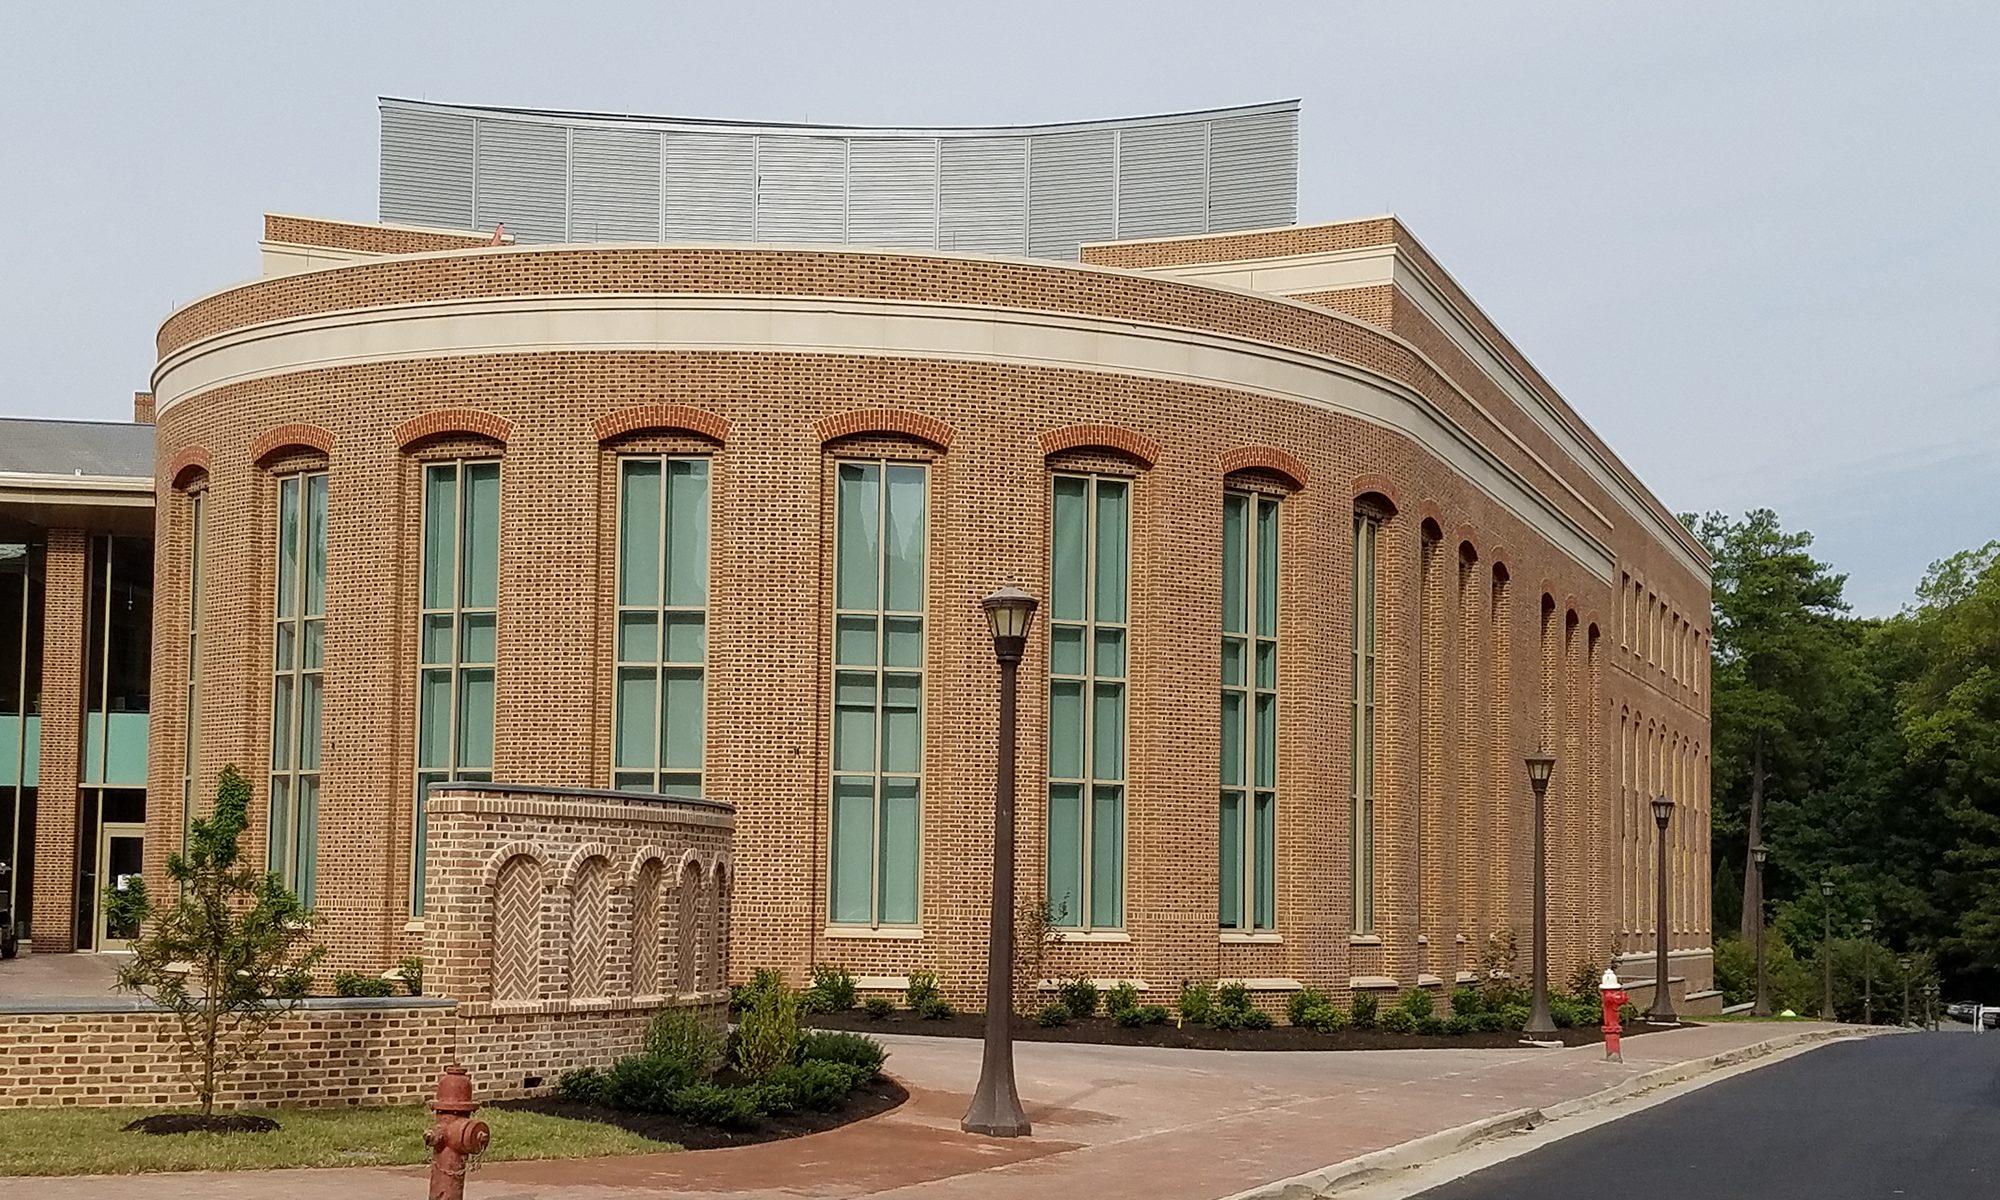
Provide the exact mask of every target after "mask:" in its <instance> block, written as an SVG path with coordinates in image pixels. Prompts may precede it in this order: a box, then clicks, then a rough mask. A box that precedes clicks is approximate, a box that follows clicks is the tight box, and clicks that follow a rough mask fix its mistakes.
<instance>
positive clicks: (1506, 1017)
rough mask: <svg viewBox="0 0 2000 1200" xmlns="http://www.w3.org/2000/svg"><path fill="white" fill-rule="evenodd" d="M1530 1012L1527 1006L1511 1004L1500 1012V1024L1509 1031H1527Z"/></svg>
mask: <svg viewBox="0 0 2000 1200" xmlns="http://www.w3.org/2000/svg"><path fill="white" fill-rule="evenodd" d="M1529 1012H1530V1010H1529V1008H1528V1006H1527V1005H1525V1004H1509V1005H1507V1006H1506V1007H1505V1008H1503V1009H1501V1010H1500V1024H1501V1026H1502V1027H1503V1028H1507V1029H1526V1028H1527V1027H1528V1016H1529Z"/></svg>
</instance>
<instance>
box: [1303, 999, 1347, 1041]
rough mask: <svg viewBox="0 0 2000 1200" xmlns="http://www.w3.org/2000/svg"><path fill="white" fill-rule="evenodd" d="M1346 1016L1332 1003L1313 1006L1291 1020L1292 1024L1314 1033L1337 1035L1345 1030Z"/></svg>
mask: <svg viewBox="0 0 2000 1200" xmlns="http://www.w3.org/2000/svg"><path fill="white" fill-rule="evenodd" d="M1347 1020H1348V1018H1347V1014H1346V1013H1344V1012H1342V1011H1340V1010H1339V1009H1337V1008H1335V1007H1334V1006H1333V1005H1332V1003H1330V1002H1329V1003H1326V1004H1315V1005H1313V1006H1312V1007H1311V1008H1308V1009H1306V1010H1305V1011H1304V1012H1302V1013H1300V1014H1299V1015H1298V1016H1297V1017H1296V1018H1294V1019H1293V1021H1292V1024H1294V1025H1298V1026H1302V1027H1304V1028H1306V1029H1310V1030H1312V1031H1313V1032H1314V1033H1339V1032H1340V1031H1341V1030H1343V1029H1345V1028H1347Z"/></svg>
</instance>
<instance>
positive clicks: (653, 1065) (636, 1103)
mask: <svg viewBox="0 0 2000 1200" xmlns="http://www.w3.org/2000/svg"><path fill="white" fill-rule="evenodd" d="M695 1080H696V1076H695V1075H694V1074H693V1073H692V1072H690V1071H689V1070H688V1069H687V1064H685V1063H679V1062H675V1061H674V1060H672V1059H670V1058H655V1057H653V1056H652V1055H649V1054H634V1055H631V1056H629V1057H627V1058H621V1059H619V1060H618V1061H617V1062H615V1063H612V1064H611V1068H610V1070H607V1071H605V1072H604V1076H603V1090H602V1092H601V1093H600V1097H601V1098H600V1099H599V1100H597V1101H596V1102H597V1103H599V1104H602V1105H605V1106H607V1107H609V1108H622V1109H624V1110H625V1111H627V1112H649V1113H663V1112H673V1111H674V1103H675V1095H676V1093H678V1092H680V1091H681V1090H682V1089H683V1088H686V1087H688V1086H690V1085H692V1084H693V1083H694V1082H695Z"/></svg>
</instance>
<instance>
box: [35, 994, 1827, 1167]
mask: <svg viewBox="0 0 2000 1200" xmlns="http://www.w3.org/2000/svg"><path fill="white" fill-rule="evenodd" d="M1812 1028H1815V1027H1814V1026H1811V1025H1788V1026H1785V1027H1783V1028H1775V1027H1772V1026H1756V1025H1745V1024H1726V1025H1711V1026H1695V1027H1690V1028H1688V1029H1684V1030H1680V1031H1677V1032H1673V1033H1659V1034H1649V1035H1647V1036H1645V1037H1640V1038H1634V1039H1631V1040H1628V1041H1627V1042H1626V1043H1625V1058H1626V1061H1625V1062H1624V1063H1623V1064H1619V1063H1606V1062H1604V1061H1603V1059H1602V1054H1601V1052H1600V1051H1599V1050H1598V1049H1597V1048H1595V1047H1583V1048H1579V1049H1573V1050H1537V1049H1532V1048H1527V1047H1523V1048H1521V1049H1518V1050H1398V1051H1375V1052H1353V1053H1317V1054H1316V1053H1274V1054H1226V1053H1218V1052H1214V1051H1202V1050H1145V1049H1132V1048H1124V1047H1102V1046H1073V1045H1058V1044H1051V1043H1035V1042H1031V1043H1024V1044H1022V1045H1020V1046H1019V1047H1017V1049H1018V1051H1019V1057H1018V1063H1019V1072H1020V1082H1021V1092H1022V1096H1023V1098H1024V1100H1025V1102H1026V1104H1027V1107H1028V1115H1029V1117H1030V1119H1032V1120H1033V1121H1034V1122H1035V1136H1034V1138H1032V1139H1030V1140H1025V1141H989V1140H986V1139H982V1138H975V1137H969V1136H967V1135H965V1134H962V1133H960V1132H959V1131H958V1119H959V1117H960V1116H961V1115H962V1114H963V1113H964V1111H965V1106H966V1102H967V1099H968V1097H969V1095H970V1093H971V1090H972V1086H973V1084H974V1083H975V1082H976V1080H977V1077H978V1070H979V1044H978V1043H977V1042H973V1041H966V1040H955V1039H948V1038H909V1037H899V1038H887V1039H884V1040H885V1041H888V1042H889V1043H890V1049H891V1055H890V1059H889V1069H890V1071H891V1072H892V1073H894V1074H895V1075H897V1076H898V1077H899V1078H901V1079H903V1080H904V1081H905V1082H906V1083H907V1084H908V1085H909V1087H910V1093H911V1099H910V1102H909V1103H908V1104H906V1105H904V1106H903V1107H902V1108H900V1109H898V1110H896V1111H895V1112H892V1113H885V1114H883V1115H882V1116H880V1117H877V1118H875V1119H873V1120H870V1121H864V1122H861V1123H859V1124H855V1125H850V1126H847V1127H845V1128H843V1129H838V1130H835V1131H833V1132H830V1133H824V1134H819V1135H817V1136H814V1137H810V1138H803V1139H798V1140H794V1141H787V1142H773V1143H768V1144H765V1145H761V1146H746V1147H740V1148H733V1149H726V1150H707V1151H702V1152H699V1153H693V1154H657V1155H640V1156H636V1157H632V1158H611V1159H596V1160H590V1161H582V1162H577V1161H570V1162H518V1163H492V1164H489V1165H486V1166H483V1167H481V1168H480V1169H479V1171H478V1172H477V1174H476V1175H475V1176H474V1177H473V1179H472V1180H471V1181H470V1185H469V1186H468V1188H467V1192H466V1194H467V1196H468V1198H469V1200H556V1198H561V1200H633V1198H634V1197H637V1196H640V1195H652V1196H660V1195H668V1196H698V1197H731V1198H743V1200H779V1198H786V1200H791V1198H800V1197H811V1198H821V1197H847V1196H867V1197H883V1198H897V1200H902V1198H906V1197H917V1196H923V1197H927V1198H928V1197H944V1198H946V1200H951V1198H955V1197H980V1198H982V1200H985V1198H989V1197H991V1198H996V1200H1009V1198H1012V1197H1020V1198H1022V1200H1029V1198H1037V1200H1038V1198H1040V1197H1045V1196H1050V1195H1070V1196H1088V1197H1091V1200H1126V1198H1130V1200H1141V1198H1143V1200H1212V1198H1213V1197H1216V1196H1221V1195H1226V1194H1228V1193H1231V1192H1235V1191H1239V1190H1242V1189H1244V1188H1247V1187H1251V1186H1254V1185H1256V1184H1259V1183H1264V1182H1267V1181H1270V1180H1274V1179H1282V1178H1285V1177H1287V1176H1291V1175H1296V1174H1300V1173H1302V1172H1305V1171H1310V1170H1314V1169H1316V1168H1319V1167H1322V1166H1325V1165H1327V1164H1329V1163H1334V1162H1338V1161H1340V1160H1342V1159H1347V1158H1352V1157H1354V1156H1356V1155H1359V1154H1365V1153H1367V1152H1369V1151H1371V1150H1379V1149H1382V1148H1385V1147H1388V1146H1392V1145H1396V1144H1398V1143H1401V1142H1404V1141H1408V1140H1409V1139H1411V1138H1416V1137H1421V1136H1423V1135H1425V1134H1429V1133H1434V1132H1437V1131H1439V1130H1443V1129H1449V1128H1452V1127H1454V1126H1457V1125H1462V1124H1465V1123H1468V1122H1471V1121H1475V1120H1478V1119H1480V1118H1482V1117H1487V1116H1493V1115H1497V1114H1500V1113H1503V1112H1507V1111H1510V1110H1513V1109H1519V1108H1526V1107H1531V1106H1545V1105H1549V1104H1554V1103H1557V1102H1560V1101H1563V1100H1568V1099H1573V1098H1578V1097H1582V1096H1586V1095H1589V1094H1591V1093H1593V1092H1597V1091H1599V1090H1602V1089H1604V1088H1607V1087H1611V1086H1614V1085H1615V1084H1617V1083H1619V1082H1621V1081H1622V1080H1625V1079H1628V1078H1630V1077H1632V1076H1634V1075H1638V1074H1641V1073H1643V1072H1645V1071H1648V1070H1652V1069H1654V1068H1656V1067H1662V1066H1667V1065H1671V1064H1673V1063H1677V1062H1682V1061H1685V1060H1688V1059H1694V1058H1702V1057H1706V1056H1708V1055H1713V1054H1719V1053H1723V1052H1726V1051H1729V1050H1735V1049H1739V1048H1741V1047H1744V1046H1748V1045H1751V1044H1753V1043H1756V1042H1759V1041H1762V1040H1764V1039H1766V1038H1769V1037H1771V1036H1774V1035H1777V1034H1792V1033H1798V1032H1802V1031H1804V1030H1807V1029H1812ZM423 1191H424V1185H423V1177H422V1172H421V1170H420V1169H413V1168H396V1169H383V1168H369V1169H353V1170H319V1171H283V1172H247V1171H246V1172H214V1173H207V1172H204V1173H193V1174H181V1175H150V1176H145V1177H143V1179H142V1180H135V1179H133V1178H131V1177H126V1178H123V1179H106V1178H77V1179H38V1180H7V1179H0V1195H6V1196H12V1195H20V1196H23V1197H26V1196H34V1197H36V1200H79V1198H82V1197H112V1196H133V1195H138V1196H143V1197H146V1198H147V1200H230V1198H234V1197H245V1198H248V1197H258V1198H260V1200H263V1198H268V1197H271V1196H278V1197H283V1198H284V1200H362V1198H367V1200H374V1198H376V1197H398V1196H411V1197H417V1196H421V1195H422V1194H423Z"/></svg>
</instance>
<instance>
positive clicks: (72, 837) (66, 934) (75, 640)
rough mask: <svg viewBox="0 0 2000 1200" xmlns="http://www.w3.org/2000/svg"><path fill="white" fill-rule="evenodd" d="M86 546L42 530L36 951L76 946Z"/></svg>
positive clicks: (68, 532)
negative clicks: (45, 543)
mask: <svg viewBox="0 0 2000 1200" xmlns="http://www.w3.org/2000/svg"><path fill="white" fill-rule="evenodd" d="M89 554H90V538H89V536H88V535H86V534H85V533H83V532H82V531H81V530H77V529H51V530H50V531H49V540H48V557H47V565H46V567H45V568H44V570H45V576H46V580H47V582H46V587H45V589H44V600H43V614H42V773H41V791H40V792H39V794H38V796H37V799H36V807H35V894H34V918H33V920H34V924H33V926H32V927H31V929H30V933H31V934H32V936H33V938H34V942H35V952H36V953H38V954H47V953H61V952H65V951H70V950H74V949H76V864H77V845H76V821H77V799H78V789H77V784H78V779H77V771H78V768H79V767H80V766H81V765H82V762H83V748H82V744H81V743H82V739H83V664H84V645H83V643H84V637H85V631H86V630H87V629H88V628H89V622H88V620H87V615H88V614H87V610H86V608H85V595H84V591H85V587H86V582H85V581H86V579H87V578H88V572H87V571H86V569H85V567H86V563H87V559H88V556H89ZM86 852H88V851H86Z"/></svg>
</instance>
